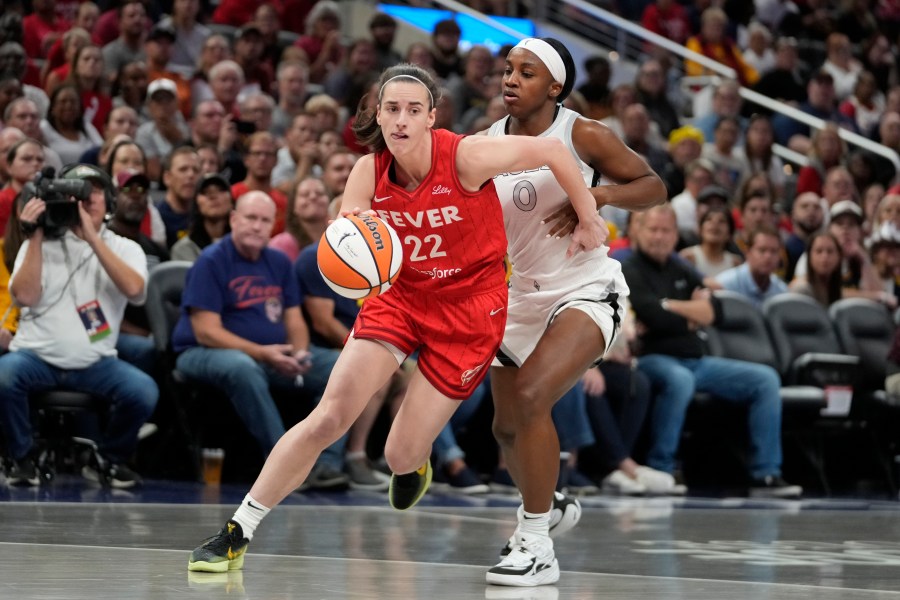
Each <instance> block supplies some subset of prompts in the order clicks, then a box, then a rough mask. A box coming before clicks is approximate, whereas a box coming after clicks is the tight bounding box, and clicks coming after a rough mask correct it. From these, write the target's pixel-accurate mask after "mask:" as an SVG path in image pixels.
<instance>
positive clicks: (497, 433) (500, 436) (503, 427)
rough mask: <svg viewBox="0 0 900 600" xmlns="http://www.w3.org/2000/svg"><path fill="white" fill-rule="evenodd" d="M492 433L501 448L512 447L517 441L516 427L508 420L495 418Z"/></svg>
mask: <svg viewBox="0 0 900 600" xmlns="http://www.w3.org/2000/svg"><path fill="white" fill-rule="evenodd" d="M491 431H492V432H493V434H494V438H495V439H496V440H497V443H498V444H500V445H501V446H507V447H508V446H512V445H513V442H514V441H515V439H516V428H515V425H514V424H513V423H512V421H510V420H508V419H498V418H497V417H496V416H495V417H494V422H493V424H492V425H491Z"/></svg>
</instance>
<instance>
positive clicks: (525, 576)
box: [486, 530, 559, 587]
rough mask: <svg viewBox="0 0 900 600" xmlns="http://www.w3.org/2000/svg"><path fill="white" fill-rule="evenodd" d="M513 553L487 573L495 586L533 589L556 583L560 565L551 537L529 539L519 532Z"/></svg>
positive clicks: (528, 535)
mask: <svg viewBox="0 0 900 600" xmlns="http://www.w3.org/2000/svg"><path fill="white" fill-rule="evenodd" d="M513 537H514V538H515V544H514V545H513V548H512V551H511V552H510V553H509V554H507V555H506V556H504V557H503V560H501V561H500V562H499V563H498V564H497V565H496V566H494V567H493V568H492V569H490V570H489V571H488V572H487V576H486V580H487V582H488V583H491V584H494V585H508V586H516V587H533V586H537V585H550V584H553V583H556V582H557V581H559V563H558V562H556V554H555V553H554V552H553V540H551V539H550V536H543V535H530V534H526V533H521V532H519V531H518V530H517V531H516V533H515V535H514V536H513Z"/></svg>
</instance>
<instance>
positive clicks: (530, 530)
mask: <svg viewBox="0 0 900 600" xmlns="http://www.w3.org/2000/svg"><path fill="white" fill-rule="evenodd" d="M550 512H551V511H547V512H545V513H530V512H524V511H523V515H522V519H521V520H519V532H520V533H527V534H529V535H541V536H544V537H547V536H549V535H550Z"/></svg>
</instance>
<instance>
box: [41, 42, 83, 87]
mask: <svg viewBox="0 0 900 600" xmlns="http://www.w3.org/2000/svg"><path fill="white" fill-rule="evenodd" d="M90 44H91V34H90V33H88V32H87V31H86V30H84V29H82V28H80V27H73V28H72V29H70V30H69V31H67V32H65V33H64V34H63V36H62V45H61V48H62V52H63V56H64V58H65V62H63V63H62V64H61V65H57V66H56V67H54V68H52V69H50V70H49V71H46V76H45V77H44V91H46V92H47V93H48V94H52V93H53V91H54V90H55V89H56V88H58V87H59V86H61V85H62V83H63V82H64V81H65V80H66V79H68V78H69V72H70V71H71V70H72V64H74V62H75V55H76V54H78V52H79V50H81V49H82V48H84V47H85V46H89V45H90ZM49 64H50V62H49V61H47V65H49Z"/></svg>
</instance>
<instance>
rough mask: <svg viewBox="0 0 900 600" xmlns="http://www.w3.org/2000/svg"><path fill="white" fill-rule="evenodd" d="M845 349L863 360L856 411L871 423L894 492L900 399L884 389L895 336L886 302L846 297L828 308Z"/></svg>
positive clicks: (878, 455)
mask: <svg viewBox="0 0 900 600" xmlns="http://www.w3.org/2000/svg"><path fill="white" fill-rule="evenodd" d="M828 313H829V315H831V319H832V321H833V323H834V329H835V332H836V333H837V336H838V339H839V340H840V342H841V346H842V347H843V349H844V352H846V353H847V354H851V355H853V356H858V357H859V359H860V373H859V377H858V378H857V385H856V388H855V390H854V396H853V402H854V404H855V405H856V406H855V410H856V412H857V413H859V414H860V415H861V418H864V419H866V420H867V421H868V422H869V423H870V424H871V425H870V432H871V443H872V446H873V447H874V449H875V456H876V459H877V460H879V462H880V464H881V466H882V469H884V471H885V473H886V474H887V477H886V478H887V480H888V482H889V485H890V488H891V490H892V491H896V489H897V485H896V480H895V477H894V472H893V469H894V467H895V465H894V464H892V462H891V461H892V457H894V456H897V455H898V454H900V439H898V436H897V427H898V424H900V412H898V409H900V401H898V399H897V398H894V397H891V396H888V394H887V393H885V391H884V378H885V376H886V372H887V356H888V352H889V351H890V349H891V344H892V342H893V339H894V330H895V325H894V317H893V315H892V314H891V312H890V310H888V308H887V307H885V306H884V305H883V304H880V303H878V302H875V301H873V300H866V299H864V298H846V299H844V300H839V301H838V302H835V303H834V304H832V305H831V307H830V308H829V310H828Z"/></svg>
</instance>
